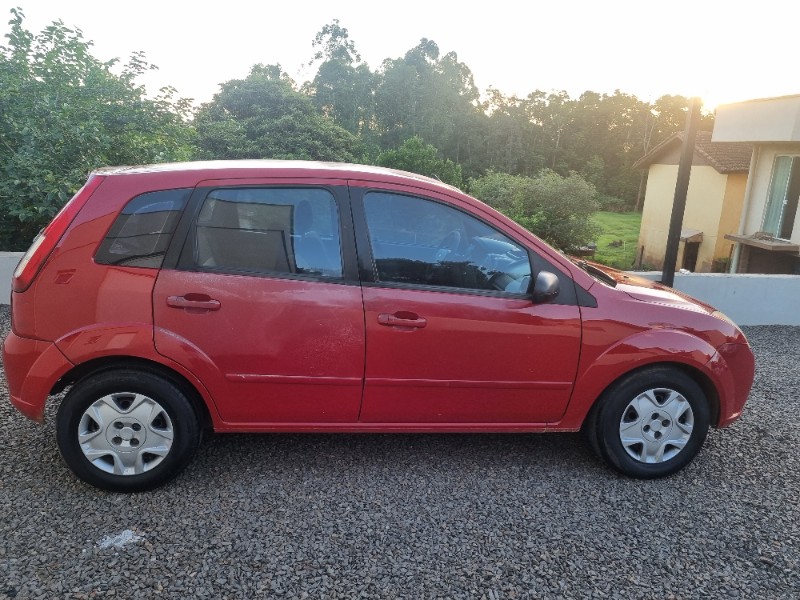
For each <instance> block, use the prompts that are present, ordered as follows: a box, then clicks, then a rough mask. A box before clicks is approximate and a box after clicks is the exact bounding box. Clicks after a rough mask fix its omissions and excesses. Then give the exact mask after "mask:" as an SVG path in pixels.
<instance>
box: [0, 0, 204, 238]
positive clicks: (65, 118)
mask: <svg viewBox="0 0 800 600" xmlns="http://www.w3.org/2000/svg"><path fill="white" fill-rule="evenodd" d="M11 14H12V18H11V20H10V21H9V25H10V32H9V33H8V34H7V35H6V38H7V45H5V46H0V115H2V118H0V223H2V226H0V247H2V248H3V249H4V250H13V249H25V248H26V247H27V246H28V244H30V242H31V239H32V238H33V237H34V236H35V235H36V232H37V231H38V230H39V229H40V228H41V227H43V226H44V225H45V224H46V223H47V222H48V221H49V220H50V219H51V218H52V217H53V215H54V214H55V213H56V212H57V211H58V210H59V209H60V208H61V207H62V206H63V205H64V204H65V203H66V201H67V200H68V199H69V198H70V197H71V195H72V194H73V192H75V191H76V190H77V189H78V188H79V187H80V186H81V185H83V183H84V182H85V180H86V177H87V175H88V173H89V172H90V171H92V170H93V169H95V168H97V167H100V166H104V165H124V164H143V163H153V162H163V161H174V160H185V159H187V158H189V156H190V154H191V151H192V150H191V137H192V130H191V128H190V127H189V126H188V125H187V124H186V122H185V117H187V116H188V114H189V110H190V106H189V103H188V101H185V100H176V99H175V97H174V90H172V89H170V88H165V89H164V90H162V93H161V95H160V96H159V97H157V98H155V99H149V98H147V97H146V95H145V90H144V88H143V87H140V86H137V85H136V84H135V80H136V78H137V77H138V76H139V75H141V74H142V73H143V72H145V71H146V70H148V69H152V68H155V67H153V66H151V65H149V64H148V63H147V62H146V61H145V59H144V57H143V56H142V54H140V53H138V54H134V55H133V56H132V57H131V58H130V60H129V61H128V63H127V64H126V65H124V66H123V67H122V68H121V72H120V73H119V74H115V73H114V72H113V71H112V68H114V67H115V66H117V65H116V61H108V62H102V61H99V60H98V59H96V58H95V57H94V56H92V54H91V43H90V42H87V41H86V40H84V39H83V36H82V34H81V31H80V30H77V29H70V28H68V27H66V26H64V24H63V23H61V22H60V21H59V22H55V23H53V24H52V25H50V26H48V27H46V28H45V29H44V30H43V31H42V32H41V33H39V34H33V33H31V32H29V31H27V30H26V29H25V28H24V26H23V21H24V15H23V13H22V11H21V10H19V9H12V11H11Z"/></svg>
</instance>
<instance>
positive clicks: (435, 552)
mask: <svg viewBox="0 0 800 600" xmlns="http://www.w3.org/2000/svg"><path fill="white" fill-rule="evenodd" d="M7 329H8V307H0V331H2V334H3V335H5V332H6V331H7ZM746 333H747V334H748V336H749V338H750V341H751V342H752V344H753V346H754V348H755V351H756V355H757V357H758V372H757V376H756V384H755V388H754V390H753V393H752V395H751V399H750V403H749V404H748V406H747V409H746V412H745V415H744V416H743V418H742V419H741V420H740V421H739V422H738V423H737V424H735V425H734V426H733V427H731V428H729V429H727V430H724V431H713V432H712V433H711V434H710V437H709V439H708V442H707V443H706V446H705V448H704V449H703V451H702V452H701V455H700V456H699V457H698V459H697V460H696V461H695V462H694V463H693V464H692V465H690V466H689V467H688V468H687V469H686V470H685V471H683V472H682V473H679V474H678V475H676V476H673V477H671V478H668V479H665V480H659V481H650V482H642V481H634V480H630V479H624V478H622V477H620V476H617V475H616V474H615V473H614V472H612V471H610V470H608V469H607V468H605V467H604V466H603V465H601V464H600V463H599V462H598V461H597V460H596V459H595V458H594V457H593V455H592V454H591V452H590V451H589V450H588V449H587V446H586V444H585V443H584V442H583V439H582V438H581V437H580V436H579V435H564V434H551V435H261V436H254V435H231V436H222V435H220V436H216V437H213V438H211V439H209V440H207V441H206V442H205V443H204V444H203V446H202V448H201V450H200V453H199V455H198V456H197V458H196V459H195V461H194V462H193V463H192V464H191V465H190V467H189V468H188V469H187V470H186V471H185V472H184V474H183V475H181V476H180V478H179V479H178V480H176V481H175V482H173V483H171V484H169V485H168V486H167V487H165V488H162V489H160V490H157V491H155V492H151V493H147V494H138V495H116V494H110V493H105V492H101V491H98V490H95V489H94V488H91V487H89V486H87V485H84V484H82V483H80V482H79V481H77V480H76V479H75V478H74V477H73V476H72V475H71V473H70V472H69V471H68V470H67V468H66V466H65V465H64V464H63V463H62V461H61V459H60V457H59V455H58V451H57V449H56V445H55V439H54V438H55V436H54V425H53V417H54V412H53V411H52V409H51V410H50V411H49V412H48V419H47V422H46V424H45V425H44V426H38V425H36V424H34V423H32V422H29V421H27V420H26V419H25V418H23V417H22V416H21V415H19V414H18V413H17V412H16V411H15V410H14V409H13V408H12V407H11V406H10V405H9V403H8V402H7V394H6V388H5V380H4V379H1V380H0V423H2V426H3V429H2V432H0V440H2V444H0V486H1V488H0V598H47V599H51V598H74V599H78V598H97V597H121V598H137V599H138V598H181V599H183V598H190V597H198V598H254V597H263V598H273V597H279V598H305V597H310V598H414V599H416V598H485V599H487V600H500V599H505V598H636V599H642V598H657V599H665V598H687V599H688V598H692V599H694V598H704V597H709V598H746V599H752V598H798V597H800V574H799V572H800V526H798V517H800V511H799V510H798V495H799V494H800V480H799V478H798V471H799V470H800V464H799V461H798V456H800V453H798V442H799V441H800V435H798V417H797V415H798V408H797V401H798V398H799V397H800V368H798V364H800V329H798V328H782V327H753V328H748V329H747V331H746Z"/></svg>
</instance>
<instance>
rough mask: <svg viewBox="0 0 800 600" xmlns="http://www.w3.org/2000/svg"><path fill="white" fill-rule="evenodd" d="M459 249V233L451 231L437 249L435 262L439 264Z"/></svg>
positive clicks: (454, 230)
mask: <svg viewBox="0 0 800 600" xmlns="http://www.w3.org/2000/svg"><path fill="white" fill-rule="evenodd" d="M460 247H461V232H460V231H458V230H457V229H453V230H452V231H450V233H448V234H447V235H446V236H444V239H443V240H442V243H441V244H440V245H439V249H438V250H437V251H436V256H435V258H436V262H441V261H443V260H444V259H445V258H447V257H448V256H449V255H450V254H452V253H453V252H456V251H457V250H458V249H459V248H460Z"/></svg>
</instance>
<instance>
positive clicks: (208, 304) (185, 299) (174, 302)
mask: <svg viewBox="0 0 800 600" xmlns="http://www.w3.org/2000/svg"><path fill="white" fill-rule="evenodd" d="M167 306H171V307H172V308H198V309H201V310H219V308H220V306H222V304H221V303H220V301H219V300H214V299H213V298H212V297H211V296H207V295H206V294H185V295H183V296H168V297H167Z"/></svg>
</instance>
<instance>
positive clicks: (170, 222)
mask: <svg viewBox="0 0 800 600" xmlns="http://www.w3.org/2000/svg"><path fill="white" fill-rule="evenodd" d="M191 192H192V190H191V188H184V189H177V190H163V191H158V192H148V193H146V194H141V195H139V196H136V197H135V198H133V199H132V200H130V201H129V202H128V203H127V204H126V205H125V208H123V209H122V212H121V213H120V214H119V216H118V217H117V218H116V220H115V221H114V224H113V225H112V226H111V229H109V231H108V234H107V235H106V237H105V239H104V240H103V242H102V243H101V244H100V248H99V249H98V250H97V254H96V255H95V261H96V262H98V263H100V264H104V265H124V266H128V267H149V268H153V269H158V268H160V267H161V263H162V262H163V261H164V254H165V253H166V251H167V247H168V246H169V242H170V240H171V239H172V234H173V233H174V232H175V227H176V226H177V224H178V220H179V219H180V216H181V212H182V211H183V208H184V207H185V206H186V202H187V201H188V199H189V195H190V194H191Z"/></svg>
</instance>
